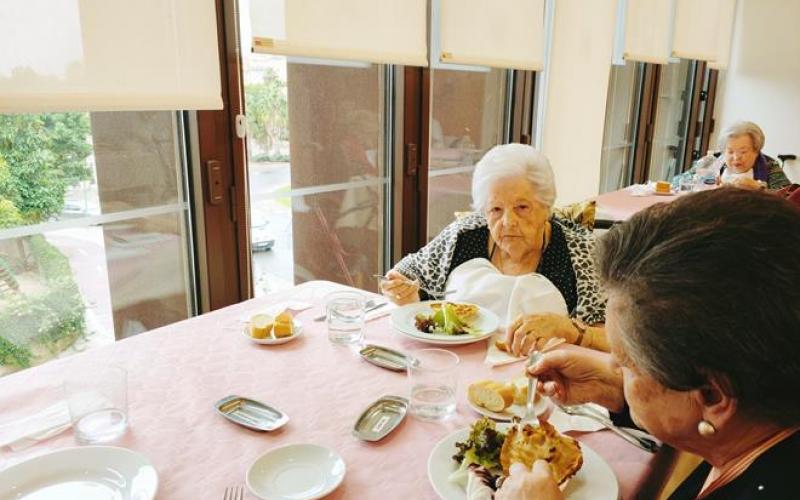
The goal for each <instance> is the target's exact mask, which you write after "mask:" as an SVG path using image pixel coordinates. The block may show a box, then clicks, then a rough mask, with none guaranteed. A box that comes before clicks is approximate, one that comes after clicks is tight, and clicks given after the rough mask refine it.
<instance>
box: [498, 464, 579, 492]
mask: <svg viewBox="0 0 800 500" xmlns="http://www.w3.org/2000/svg"><path fill="white" fill-rule="evenodd" d="M508 472H509V476H508V478H506V480H505V481H504V482H503V486H502V487H501V488H500V489H499V490H497V493H496V494H495V496H494V498H495V500H562V499H563V498H564V493H562V492H561V490H560V489H558V484H557V483H556V480H555V479H554V478H553V472H552V471H551V470H550V465H549V464H548V463H547V462H545V461H544V460H537V461H536V462H534V463H533V467H532V468H531V470H528V469H527V468H526V467H525V466H524V465H522V464H521V463H513V464H511V467H509V469H508Z"/></svg>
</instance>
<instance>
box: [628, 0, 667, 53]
mask: <svg viewBox="0 0 800 500" xmlns="http://www.w3.org/2000/svg"><path fill="white" fill-rule="evenodd" d="M673 8H674V0H627V11H626V12H625V48H624V53H623V57H624V58H625V59H626V60H629V61H640V62H647V63H656V64H667V63H668V62H669V57H670V49H671V43H672V21H673Z"/></svg>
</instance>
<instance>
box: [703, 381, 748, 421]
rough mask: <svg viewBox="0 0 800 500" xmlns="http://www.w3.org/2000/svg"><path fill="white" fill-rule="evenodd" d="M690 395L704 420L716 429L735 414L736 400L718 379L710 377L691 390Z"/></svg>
mask: <svg viewBox="0 0 800 500" xmlns="http://www.w3.org/2000/svg"><path fill="white" fill-rule="evenodd" d="M692 397H693V398H694V399H695V402H696V403H697V406H698V407H699V408H700V411H701V412H702V415H703V420H706V421H707V422H709V423H710V424H711V425H713V426H714V427H715V428H716V429H721V428H723V427H725V424H727V423H728V422H729V421H730V420H731V419H732V418H733V416H734V415H735V414H736V409H737V407H738V402H737V400H736V398H734V397H732V396H731V395H730V394H729V391H726V390H724V386H723V384H721V383H720V382H719V380H717V379H714V378H710V379H709V382H708V383H707V384H706V385H704V386H703V387H701V388H699V389H695V390H693V391H692Z"/></svg>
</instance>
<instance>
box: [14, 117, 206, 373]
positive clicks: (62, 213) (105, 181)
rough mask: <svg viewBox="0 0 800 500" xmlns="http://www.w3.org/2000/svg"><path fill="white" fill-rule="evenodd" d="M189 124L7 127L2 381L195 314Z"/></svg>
mask: <svg viewBox="0 0 800 500" xmlns="http://www.w3.org/2000/svg"><path fill="white" fill-rule="evenodd" d="M182 138H183V134H182V117H181V115H179V114H176V113H172V112H113V113H91V114H90V113H50V114H37V115H0V374H3V373H8V372H11V371H15V370H18V369H20V368H24V367H27V366H30V365H33V364H38V363H42V362H44V361H46V360H48V359H50V358H53V357H58V356H62V355H66V354H69V353H72V352H76V351H81V350H84V349H86V348H90V347H93V346H95V345H101V344H105V343H109V342H113V341H114V340H115V339H121V338H125V337H128V336H131V335H135V334H137V333H140V332H143V331H146V330H150V329H153V328H156V327H159V326H162V325H165V324H168V323H172V322H174V321H178V320H181V319H185V318H187V317H188V316H189V315H190V314H192V313H193V312H194V309H195V295H194V267H193V258H192V256H191V248H192V245H191V242H190V241H189V229H188V228H189V216H190V213H189V209H188V203H187V200H186V198H185V193H186V189H185V185H184V183H185V176H184V172H185V171H186V167H185V156H184V144H183V140H182Z"/></svg>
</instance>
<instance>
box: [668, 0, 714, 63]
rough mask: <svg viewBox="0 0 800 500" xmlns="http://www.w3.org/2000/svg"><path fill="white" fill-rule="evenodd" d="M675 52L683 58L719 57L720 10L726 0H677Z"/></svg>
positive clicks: (674, 53)
mask: <svg viewBox="0 0 800 500" xmlns="http://www.w3.org/2000/svg"><path fill="white" fill-rule="evenodd" d="M675 1H676V4H675V31H674V34H673V38H672V55H673V56H674V57H681V58H683V59H697V60H700V61H714V60H716V59H717V52H718V43H719V42H718V41H719V36H720V33H719V30H720V26H721V22H720V13H721V11H722V4H723V3H724V2H725V1H726V0H675Z"/></svg>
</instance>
